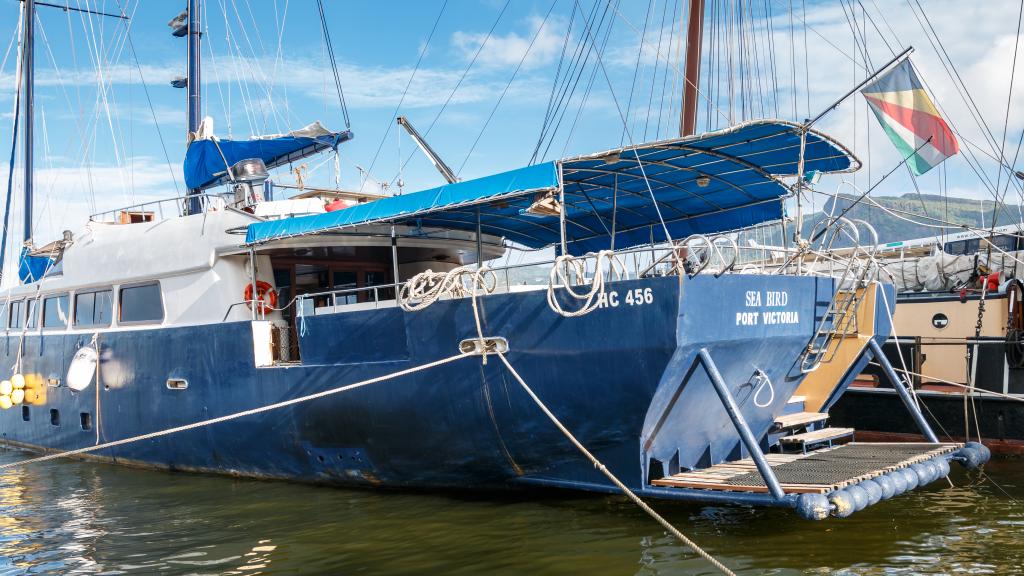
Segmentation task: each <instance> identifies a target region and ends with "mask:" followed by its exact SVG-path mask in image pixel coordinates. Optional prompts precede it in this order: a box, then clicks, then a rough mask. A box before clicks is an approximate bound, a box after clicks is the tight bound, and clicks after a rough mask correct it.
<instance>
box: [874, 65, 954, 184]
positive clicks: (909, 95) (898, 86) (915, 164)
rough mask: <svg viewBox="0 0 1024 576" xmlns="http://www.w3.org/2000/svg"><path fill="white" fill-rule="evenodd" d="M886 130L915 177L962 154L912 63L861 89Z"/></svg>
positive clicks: (894, 69) (898, 66)
mask: <svg viewBox="0 0 1024 576" xmlns="http://www.w3.org/2000/svg"><path fill="white" fill-rule="evenodd" d="M861 94H863V95H864V97H865V98H867V101H868V106H870V107H871V110H872V111H873V112H874V113H875V117H876V118H878V122H879V124H881V125H882V129H884V130H885V133H886V134H888V135H889V139H890V140H892V143H893V144H895V145H896V149H897V150H899V151H900V152H901V153H902V154H903V156H904V157H908V158H907V164H909V165H910V169H911V170H913V171H914V174H917V175H918V176H920V175H921V174H924V173H925V172H927V171H929V170H931V169H932V168H934V167H935V166H936V165H938V163H939V162H942V161H943V160H945V159H946V158H949V157H950V156H952V155H954V154H956V153H957V152H959V151H960V144H958V143H957V141H956V137H955V136H953V132H952V130H950V129H949V125H948V124H946V121H945V120H943V119H942V117H941V116H939V112H938V110H936V109H935V105H934V104H932V99H931V98H929V97H928V93H927V92H925V90H924V86H923V85H922V84H921V80H920V79H918V77H917V74H916V73H915V72H914V67H913V66H912V65H911V64H910V60H909V59H907V60H904V61H903V62H900V63H899V64H898V65H897V66H896V67H895V68H893V69H892V70H890V71H888V72H886V73H885V75H884V76H882V77H880V78H879V79H878V80H875V81H874V82H872V83H871V84H869V85H868V86H867V87H866V88H864V89H863V90H861Z"/></svg>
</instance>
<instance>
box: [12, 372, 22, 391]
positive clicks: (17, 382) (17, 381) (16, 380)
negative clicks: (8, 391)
mask: <svg viewBox="0 0 1024 576" xmlns="http://www.w3.org/2000/svg"><path fill="white" fill-rule="evenodd" d="M11 385H12V386H14V387H15V388H24V387H25V377H24V376H22V375H21V374H15V375H14V376H11Z"/></svg>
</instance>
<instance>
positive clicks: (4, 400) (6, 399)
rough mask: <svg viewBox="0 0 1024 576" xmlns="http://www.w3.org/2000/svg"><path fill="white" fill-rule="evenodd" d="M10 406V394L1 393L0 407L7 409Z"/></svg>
mask: <svg viewBox="0 0 1024 576" xmlns="http://www.w3.org/2000/svg"><path fill="white" fill-rule="evenodd" d="M11 406H14V403H13V402H11V397H10V396H7V395H6V394H5V395H3V396H0V408H3V409H4V410H7V409H8V408H10V407H11Z"/></svg>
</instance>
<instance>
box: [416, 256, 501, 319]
mask: <svg viewBox="0 0 1024 576" xmlns="http://www.w3.org/2000/svg"><path fill="white" fill-rule="evenodd" d="M497 285H498V279H497V276H495V275H494V271H493V270H491V269H490V268H488V267H487V266H482V267H480V268H477V267H476V266H475V265H472V266H459V267H458V268H453V269H451V270H449V271H448V272H434V271H432V270H427V271H426V272H420V273H419V274H417V275H415V276H413V277H412V278H410V279H409V281H408V282H406V283H405V285H403V286H402V290H401V292H400V294H399V298H398V304H399V305H400V306H401V307H402V310H405V311H406V312H416V311H418V310H422V309H424V308H426V307H428V306H430V305H431V304H433V303H434V302H437V301H438V300H440V299H441V298H442V297H443V296H448V297H450V298H465V297H467V296H471V295H476V294H478V293H480V292H483V293H484V294H490V293H492V292H494V289H495V288H496V287H497Z"/></svg>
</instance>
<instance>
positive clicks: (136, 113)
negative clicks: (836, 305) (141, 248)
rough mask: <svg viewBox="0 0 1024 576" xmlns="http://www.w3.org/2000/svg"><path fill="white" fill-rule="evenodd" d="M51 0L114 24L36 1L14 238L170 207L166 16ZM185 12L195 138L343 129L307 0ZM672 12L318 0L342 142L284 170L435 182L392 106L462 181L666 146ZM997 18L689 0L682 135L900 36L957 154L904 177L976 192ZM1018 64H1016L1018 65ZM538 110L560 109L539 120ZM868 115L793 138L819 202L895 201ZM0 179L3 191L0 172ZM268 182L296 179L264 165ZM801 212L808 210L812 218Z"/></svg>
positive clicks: (900, 177) (1021, 118)
mask: <svg viewBox="0 0 1024 576" xmlns="http://www.w3.org/2000/svg"><path fill="white" fill-rule="evenodd" d="M65 1H67V3H68V4H69V5H71V6H77V7H81V8H88V9H91V10H97V11H103V12H110V13H122V12H123V13H126V14H128V15H130V16H131V19H130V21H128V22H127V23H125V22H124V21H121V20H118V19H115V18H110V17H103V16H96V15H92V16H90V15H85V14H81V13H75V12H67V11H64V10H61V9H58V8H52V7H46V6H40V7H39V8H38V17H37V47H36V48H37V49H36V86H37V91H36V92H37V95H36V123H35V128H36V145H35V152H36V171H35V175H36V176H35V178H36V180H35V182H36V186H35V196H34V197H35V205H36V210H35V213H34V220H35V223H34V228H35V230H34V236H35V238H36V241H37V244H42V243H43V242H46V241H48V240H50V239H52V238H54V237H57V236H58V235H59V233H60V231H61V230H63V229H72V230H76V229H80V228H81V227H82V226H83V225H84V222H85V220H86V218H87V217H88V215H89V214H90V213H93V212H98V211H103V210H111V209H115V208H119V207H123V206H126V205H130V204H134V203H138V202H143V201H147V200H152V199H158V198H167V197H174V196H178V195H181V194H184V188H183V183H182V176H181V163H182V159H183V157H184V152H185V137H186V131H185V106H184V104H185V91H184V90H180V89H175V88H173V87H171V86H170V81H171V79H172V78H174V77H175V76H179V75H183V74H184V70H185V57H186V50H185V48H186V45H185V40H183V39H180V38H175V37H173V36H171V34H170V28H168V26H167V22H168V21H169V20H170V19H171V18H173V17H174V16H175V15H177V13H178V12H180V10H181V9H182V8H183V7H184V2H170V1H166V0H161V1H159V2H157V1H153V0H148V1H146V2H142V1H140V0H56V1H54V0H51V3H63V2H65ZM203 4H204V12H203V14H202V16H203V30H204V35H203V42H204V46H203V50H202V54H203V83H202V91H203V98H204V100H203V111H204V114H205V115H208V116H210V117H211V118H213V122H214V127H215V133H216V134H217V135H218V137H220V138H222V139H223V138H238V139H244V138H248V137H250V136H251V135H254V134H272V133H281V132H286V131H288V130H291V129H296V128H300V127H302V126H304V125H306V124H308V123H310V122H313V121H316V120H319V121H320V122H322V123H323V124H324V125H326V126H327V127H329V128H332V129H337V130H340V129H343V128H344V125H345V122H344V119H343V115H342V112H341V108H340V106H339V103H338V94H337V92H336V90H335V87H334V80H333V73H332V68H331V65H330V62H329V59H328V57H327V53H326V50H325V42H324V36H323V33H322V29H321V26H320V21H319V14H318V12H317V8H316V2H314V1H312V0H207V1H205V2H204V3H203ZM687 4H688V2H685V1H683V2H680V1H679V0H649V1H640V0H515V1H506V0H448V1H447V2H446V1H444V0H420V1H415V2H413V1H391V2H360V1H344V2H343V1H341V0H326V1H325V2H324V6H325V14H326V19H327V24H328V29H329V32H330V35H331V38H332V44H333V50H334V53H335V57H336V62H337V65H338V72H339V75H340V79H341V83H342V87H343V90H344V95H345V99H346V102H347V106H348V111H349V116H350V119H351V130H352V131H353V133H354V134H355V138H354V139H353V140H352V141H350V142H346V143H344V144H343V145H342V146H341V147H340V149H339V153H338V155H337V156H335V155H334V154H326V155H321V156H318V157H312V158H308V159H306V160H304V161H303V162H302V163H301V165H295V166H292V168H298V169H299V171H300V172H301V175H302V179H303V180H304V182H305V183H306V184H309V185H318V186H334V185H335V184H340V186H341V187H342V188H345V189H350V190H352V189H360V188H361V189H364V190H367V191H381V190H382V185H385V186H387V188H386V189H384V190H385V191H386V192H387V193H397V192H399V191H403V192H410V191H415V190H420V189H424V188H429V187H432V186H437V185H440V184H442V183H443V180H442V178H441V176H440V175H439V174H438V173H437V172H436V170H435V169H434V168H433V166H432V165H431V164H430V163H429V162H428V161H427V160H426V159H425V157H424V156H423V155H422V154H420V153H419V152H418V151H417V150H415V146H414V144H413V142H412V141H411V140H410V139H409V138H408V136H406V135H405V134H404V133H402V134H399V133H398V132H397V131H396V126H395V124H394V118H395V116H396V115H404V116H406V117H407V118H408V119H409V120H410V121H411V122H412V124H413V125H414V126H416V128H417V129H418V130H419V131H420V132H421V133H425V134H426V138H427V140H428V141H429V143H430V144H431V146H432V147H433V148H434V149H435V150H436V151H437V152H438V153H439V154H440V155H441V157H442V158H444V159H445V161H446V162H447V163H448V164H449V165H450V166H451V167H452V168H453V169H454V170H455V171H456V172H457V173H458V175H459V176H460V178H464V179H468V178H474V177H479V176H484V175H487V174H491V173H495V172H500V171H503V170H509V169H513V168H517V167H521V166H525V165H527V164H529V163H531V162H532V161H537V160H545V159H547V160H550V159H556V158H562V157H566V156H571V155H577V154H586V153H594V152H599V151H602V150H607V149H610V148H614V147H617V146H619V145H622V144H630V143H640V142H644V141H650V140H655V139H659V138H668V137H673V136H676V135H677V133H678V115H679V105H680V93H681V89H682V88H681V86H682V84H681V79H680V75H681V74H680V69H681V68H682V63H681V56H682V53H683V52H684V47H683V46H682V43H681V42H680V39H681V34H680V28H681V27H682V26H684V25H685V21H686V11H687V8H686V6H687ZM19 9H20V2H18V1H16V0H0V39H4V40H0V50H3V51H4V53H5V54H6V56H5V57H4V59H3V62H2V68H0V83H2V84H3V86H4V89H3V90H2V91H0V143H2V144H0V149H3V150H4V155H5V156H6V154H8V153H9V151H10V148H9V146H10V144H11V123H12V120H13V114H12V112H13V107H14V93H15V62H16V57H15V53H16V50H17V45H16V42H12V40H15V39H16V35H17V30H18V26H19V22H18V20H19ZM1020 10H1021V4H1020V3H1019V2H1010V1H1002V0H987V1H985V2H973V3H970V2H962V1H953V0H909V1H897V0H843V1H842V2H841V1H839V0H806V1H805V2H801V1H798V0H756V1H747V2H739V0H707V13H706V15H705V16H706V17H705V44H704V62H703V65H702V73H703V75H702V78H703V80H702V87H701V92H702V96H701V107H700V111H699V118H700V121H699V125H698V128H699V129H700V130H714V129H721V128H725V127H727V126H728V125H730V124H732V123H736V122H740V121H743V120H747V119H751V118H759V117H776V118H782V119H786V120H803V119H805V118H808V117H813V116H816V115H817V114H818V113H819V112H821V111H822V110H824V109H825V108H826V107H828V106H829V105H830V104H832V103H833V102H834V101H836V100H837V99H838V98H839V97H840V96H842V95H843V94H844V93H845V92H847V91H848V90H850V89H852V88H853V87H854V86H855V85H856V84H857V83H858V82H859V81H861V80H863V79H864V78H865V77H867V76H868V75H869V74H870V72H871V71H872V70H873V69H875V68H877V67H879V66H881V65H882V64H884V63H885V62H886V61H887V60H889V59H890V58H892V57H893V54H894V53H897V52H900V51H902V49H904V48H906V47H909V46H913V47H914V48H915V49H916V51H915V52H914V54H913V56H912V58H913V61H914V64H915V66H916V67H917V69H918V71H919V73H920V75H921V77H922V78H923V79H924V80H925V82H926V83H927V85H928V88H929V90H930V91H931V92H932V94H933V96H934V98H935V100H936V102H937V104H938V106H939V107H940V109H941V110H942V111H943V113H944V114H945V115H946V117H947V119H948V120H949V121H950V123H951V125H952V126H953V128H954V130H955V131H956V132H957V134H958V136H959V137H960V141H961V146H962V148H963V149H964V153H962V154H960V155H959V156H957V157H954V158H951V159H950V160H948V161H947V162H946V163H944V164H943V165H942V166H941V167H940V168H937V169H935V170H932V171H931V172H930V173H928V174H926V175H924V176H922V177H920V178H918V179H917V180H916V185H917V189H920V191H921V192H923V193H930V194H939V193H942V192H943V191H945V192H948V193H949V194H950V195H953V196H962V197H970V198H977V199H979V200H981V199H991V198H992V197H993V190H998V192H997V193H999V194H1002V193H1003V192H1002V191H1003V190H1004V189H1005V188H1006V186H1007V182H1008V178H1007V174H1006V172H1005V171H1000V170H999V168H998V163H997V162H996V161H995V159H996V158H998V157H999V156H1000V155H1002V156H1003V157H1005V158H1006V159H1007V160H1006V164H1013V159H1014V157H1015V156H1016V153H1017V151H1018V142H1019V140H1020V138H1021V134H1022V130H1024V113H1022V112H1020V111H1021V110H1024V106H1022V104H1024V86H1021V85H1019V84H1020V82H1014V79H1015V75H1014V74H1013V69H1014V65H1015V50H1016V49H1017V48H1018V46H1017V39H1018V37H1019V31H1020V28H1019V25H1020V24H1019V22H1020V21H1019V15H1020ZM850 14H852V16H850ZM922 15H923V16H922ZM924 16H926V17H927V19H925V18H924ZM585 21H589V22H591V23H592V25H591V26H590V27H588V26H586V25H585ZM926 31H927V32H926ZM5 40H6V41H5ZM940 42H941V44H940ZM1020 48H1024V47H1020ZM1022 51H1024V50H1022ZM576 54H580V55H581V56H580V58H575V59H574V56H575V55H576ZM940 54H944V55H945V56H944V57H940ZM1019 60H1020V61H1021V62H1017V63H1016V65H1017V66H1024V54H1020V58H1019ZM574 63H576V64H579V63H582V66H574ZM567 77H568V81H567V80H566V78H567ZM730 79H731V80H730ZM961 83H962V86H961ZM1011 84H1015V85H1013V86H1012V90H1011ZM730 85H731V86H732V89H731V90H730V88H729V87H730ZM963 87H966V91H965V90H964V88H963ZM552 102H555V103H558V104H559V105H558V106H555V107H554V109H553V113H552V106H551V105H552ZM1008 104H1009V106H1008ZM869 114H870V113H869V112H868V110H867V108H866V106H865V103H864V101H863V98H861V97H860V96H859V95H854V96H853V97H851V98H849V99H847V100H845V101H844V102H843V103H842V104H841V105H840V106H838V107H837V108H836V109H835V110H833V111H831V112H830V113H829V114H827V115H826V116H825V117H824V118H823V119H822V120H821V121H820V122H819V123H818V124H817V125H816V128H818V129H821V130H823V131H825V132H826V133H829V134H830V135H832V136H834V137H836V138H837V139H838V140H840V141H841V142H843V143H844V144H846V145H847V146H848V147H849V148H850V149H851V150H852V151H853V152H854V153H855V154H856V155H857V156H858V157H859V158H860V159H861V160H862V162H863V164H864V168H863V169H862V170H861V171H859V172H858V173H856V174H852V175H846V176H843V177H839V176H833V177H826V178H825V179H823V180H822V182H821V183H820V184H819V185H818V189H819V190H821V191H822V192H826V193H834V192H835V191H836V190H837V189H840V188H841V189H842V190H843V191H844V192H853V191H854V190H855V188H853V187H852V186H856V187H859V188H860V189H864V190H866V189H867V188H868V187H870V186H871V185H873V184H876V183H877V182H878V181H879V180H880V179H881V177H882V176H883V175H885V174H886V173H888V172H889V171H890V170H892V169H893V168H898V169H897V170H896V171H895V172H893V174H892V175H891V176H890V177H888V178H887V179H885V180H884V181H882V182H881V184H879V185H878V187H877V188H876V190H875V191H874V192H872V194H875V195H893V194H903V193H906V192H913V191H914V190H915V181H913V180H912V179H911V177H910V175H909V173H908V171H907V170H905V169H899V166H898V163H899V161H900V156H899V153H898V152H897V151H896V149H895V148H894V147H893V146H892V145H891V144H890V143H889V142H888V141H887V140H886V137H885V135H884V133H883V132H882V130H881V128H880V127H879V126H878V125H877V123H876V121H875V120H874V118H872V117H871V116H870V115H869ZM546 118H547V119H548V120H546ZM535 151H536V152H535ZM19 157H20V152H19ZM1019 164H1020V165H1024V159H1020V162H1019ZM972 165H973V167H972ZM1021 167H1024V166H1018V168H1021ZM976 170H980V171H981V173H982V177H979V175H978V174H977V173H976ZM0 172H2V175H3V177H4V181H6V179H7V175H8V169H7V167H6V166H4V167H3V168H2V169H0ZM20 172H21V168H20V161H19V165H18V166H17V167H16V169H15V178H14V184H15V200H14V206H13V208H12V212H11V218H10V221H11V233H12V235H13V237H14V238H20V237H21V226H20V222H21V215H20V214H21V212H20V210H21V200H20V194H21V192H20V179H21V175H20ZM274 179H275V181H277V182H279V183H283V184H295V183H296V175H295V174H294V173H293V172H289V171H288V169H287V168H282V169H279V170H277V171H275V174H274ZM399 183H401V186H399ZM1018 186H1019V183H1017V182H1014V183H1013V185H1011V186H1010V187H1009V188H1008V190H1009V192H1008V196H1007V198H1008V201H1012V202H1017V201H1018V199H1019V198H1020V193H1019V188H1018ZM822 198H823V197H815V198H813V202H812V203H813V204H814V206H812V207H811V208H813V207H820V205H821V201H822Z"/></svg>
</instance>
